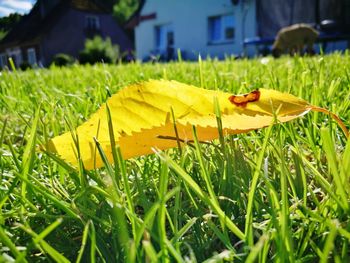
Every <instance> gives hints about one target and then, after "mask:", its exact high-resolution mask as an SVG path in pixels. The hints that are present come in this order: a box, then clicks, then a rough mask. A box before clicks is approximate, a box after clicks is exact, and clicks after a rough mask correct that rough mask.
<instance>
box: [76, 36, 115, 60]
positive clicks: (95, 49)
mask: <svg viewBox="0 0 350 263" xmlns="http://www.w3.org/2000/svg"><path fill="white" fill-rule="evenodd" d="M118 57H119V47H118V45H113V44H112V41H111V39H110V38H106V40H103V39H102V38H101V37H100V36H95V37H94V38H93V39H87V40H86V41H85V48H84V50H83V51H81V52H80V53H79V62H80V63H81V64H95V63H101V62H103V63H115V62H116V60H117V59H118Z"/></svg>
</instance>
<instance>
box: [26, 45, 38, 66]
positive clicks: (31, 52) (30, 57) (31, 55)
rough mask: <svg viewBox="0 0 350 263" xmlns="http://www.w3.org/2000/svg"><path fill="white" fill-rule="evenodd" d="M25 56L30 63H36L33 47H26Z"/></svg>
mask: <svg viewBox="0 0 350 263" xmlns="http://www.w3.org/2000/svg"><path fill="white" fill-rule="evenodd" d="M27 58H28V63H29V64H30V65H34V64H36V53H35V49H34V48H28V49H27Z"/></svg>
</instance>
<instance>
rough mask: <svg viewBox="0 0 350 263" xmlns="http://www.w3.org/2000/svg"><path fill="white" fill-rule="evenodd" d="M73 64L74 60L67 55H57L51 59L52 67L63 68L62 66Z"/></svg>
mask: <svg viewBox="0 0 350 263" xmlns="http://www.w3.org/2000/svg"><path fill="white" fill-rule="evenodd" d="M73 63H74V58H73V57H72V56H70V55H68V54H63V53H60V54H57V55H55V56H54V58H53V59H52V63H51V64H52V65H55V66H59V67H63V66H69V65H72V64H73Z"/></svg>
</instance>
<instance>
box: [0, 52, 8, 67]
mask: <svg viewBox="0 0 350 263" xmlns="http://www.w3.org/2000/svg"><path fill="white" fill-rule="evenodd" d="M6 66H7V55H6V53H1V54H0V68H4V67H6Z"/></svg>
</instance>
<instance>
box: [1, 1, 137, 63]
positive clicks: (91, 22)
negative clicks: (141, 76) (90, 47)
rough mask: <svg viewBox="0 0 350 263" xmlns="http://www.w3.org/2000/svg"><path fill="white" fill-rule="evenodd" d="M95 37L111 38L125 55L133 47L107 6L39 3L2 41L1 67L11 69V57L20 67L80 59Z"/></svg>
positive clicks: (94, 3)
mask: <svg viewBox="0 0 350 263" xmlns="http://www.w3.org/2000/svg"><path fill="white" fill-rule="evenodd" d="M95 35H99V36H101V37H102V38H106V37H109V38H111V41H112V43H113V44H117V45H119V47H120V50H121V52H123V51H127V50H129V49H132V48H133V44H132V42H131V41H130V39H129V38H128V36H127V35H126V34H125V32H124V31H123V29H122V28H121V27H120V26H119V25H118V24H117V23H116V21H115V20H114V18H113V17H112V13H111V10H109V9H108V8H106V7H105V6H102V5H99V4H97V2H95V1H90V0H39V1H38V2H37V3H36V4H35V5H34V7H33V9H32V10H31V12H30V13H29V14H28V15H26V16H24V17H23V18H22V20H21V21H20V22H19V23H18V25H16V26H15V27H14V28H13V30H11V31H10V32H9V33H8V35H7V36H6V37H5V38H4V39H3V40H2V41H1V42H0V66H1V67H4V66H7V65H8V58H9V57H11V58H12V59H13V61H14V63H15V65H16V66H20V65H21V64H22V63H24V62H26V63H29V64H31V65H34V64H37V65H43V66H47V65H49V64H50V63H51V61H52V59H53V57H54V56H55V55H56V54H58V53H65V54H68V55H71V56H73V57H78V54H79V52H80V51H81V50H82V49H83V48H84V43H85V40H86V39H87V38H92V37H93V36H95Z"/></svg>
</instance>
